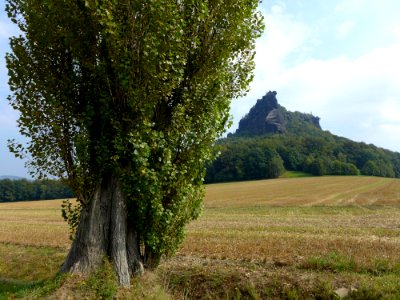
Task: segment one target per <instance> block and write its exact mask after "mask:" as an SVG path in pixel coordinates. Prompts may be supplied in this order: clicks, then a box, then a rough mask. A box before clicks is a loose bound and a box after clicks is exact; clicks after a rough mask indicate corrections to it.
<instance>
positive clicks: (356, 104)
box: [0, 0, 400, 177]
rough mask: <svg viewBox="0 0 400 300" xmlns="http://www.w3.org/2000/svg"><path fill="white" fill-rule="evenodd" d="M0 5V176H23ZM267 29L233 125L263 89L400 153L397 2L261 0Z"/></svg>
mask: <svg viewBox="0 0 400 300" xmlns="http://www.w3.org/2000/svg"><path fill="white" fill-rule="evenodd" d="M4 2H5V1H1V4H0V175H15V176H22V177H29V175H28V172H27V170H26V169H25V168H24V162H23V161H21V160H19V159H17V158H14V156H13V155H12V154H11V153H9V152H8V148H7V139H13V138H15V139H17V140H21V137H20V135H19V133H18V128H17V125H16V119H17V118H18V113H17V112H15V111H13V110H12V109H11V108H10V106H9V105H8V102H7V100H6V98H7V95H8V94H9V90H8V86H7V70H6V67H5V59H4V55H5V53H6V52H7V51H9V48H8V38H9V36H11V35H15V34H17V31H16V28H15V27H14V26H13V25H12V24H11V23H10V21H8V19H7V15H6V13H5V12H4ZM260 10H261V12H262V13H263V15H264V17H265V24H266V29H265V33H264V34H263V36H262V37H261V38H260V39H259V40H258V41H257V46H256V50H257V54H256V58H255V60H256V69H255V71H254V72H255V78H254V80H253V82H252V83H251V86H250V91H249V93H248V94H247V96H246V97H244V98H241V99H237V100H234V101H233V102H232V105H231V114H232V116H233V125H232V127H231V128H230V129H229V130H228V131H229V132H234V131H235V130H236V129H237V126H238V123H239V121H240V119H241V118H242V117H243V116H244V115H245V114H246V113H247V112H248V111H249V110H250V108H251V107H252V106H253V105H254V104H255V103H256V101H257V99H260V98H261V97H262V96H263V95H265V94H266V93H267V92H268V91H270V90H271V91H276V92H277V93H278V94H277V99H278V102H279V103H280V104H281V105H282V106H284V107H286V109H288V110H290V111H296V110H297V111H300V112H305V113H312V114H314V115H316V116H319V117H320V118H321V120H320V124H321V126H322V128H323V129H324V130H328V131H330V132H332V133H333V134H336V135H339V136H343V137H347V138H350V139H352V140H354V141H358V142H366V143H372V144H375V145H377V146H379V147H383V148H386V149H390V150H393V151H398V152H400V57H399V56H400V18H399V13H400V1H398V0H380V1H376V0H326V1H321V0H264V1H263V2H262V4H261V5H260Z"/></svg>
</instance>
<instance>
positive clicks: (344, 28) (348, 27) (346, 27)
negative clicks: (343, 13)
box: [336, 21, 355, 39]
mask: <svg viewBox="0 0 400 300" xmlns="http://www.w3.org/2000/svg"><path fill="white" fill-rule="evenodd" d="M354 25H355V22H354V21H345V22H343V23H341V24H339V26H338V27H337V28H336V36H337V37H338V38H340V39H344V38H346V37H348V36H349V34H350V32H351V31H352V30H353V28H354Z"/></svg>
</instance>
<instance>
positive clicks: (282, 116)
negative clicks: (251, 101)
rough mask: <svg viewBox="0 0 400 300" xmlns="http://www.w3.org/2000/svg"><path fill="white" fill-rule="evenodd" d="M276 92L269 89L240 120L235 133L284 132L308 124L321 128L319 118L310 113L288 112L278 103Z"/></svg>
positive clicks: (264, 133)
mask: <svg viewBox="0 0 400 300" xmlns="http://www.w3.org/2000/svg"><path fill="white" fill-rule="evenodd" d="M276 95H277V92H275V91H273V92H271V91H269V92H268V93H267V94H266V95H265V96H264V97H262V98H261V99H259V100H257V103H256V104H255V105H254V106H253V107H252V108H251V109H250V111H249V113H248V114H247V115H246V116H245V117H244V118H243V119H241V120H240V122H239V128H238V129H237V130H236V133H235V134H237V135H242V136H243V135H248V136H254V135H266V134H274V133H284V132H286V131H287V130H288V128H289V129H291V128H293V127H294V126H295V127H298V126H302V125H304V126H309V125H312V127H316V128H318V129H321V126H320V125H319V118H318V117H315V116H313V115H311V114H304V113H299V112H295V113H292V112H289V111H287V110H286V109H285V108H284V107H282V106H280V105H279V104H278V100H277V99H276Z"/></svg>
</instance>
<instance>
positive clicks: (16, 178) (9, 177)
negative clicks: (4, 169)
mask: <svg viewBox="0 0 400 300" xmlns="http://www.w3.org/2000/svg"><path fill="white" fill-rule="evenodd" d="M3 179H10V180H20V179H24V178H23V177H19V176H13V175H0V180H3Z"/></svg>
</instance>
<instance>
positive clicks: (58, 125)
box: [6, 0, 263, 286]
mask: <svg viewBox="0 0 400 300" xmlns="http://www.w3.org/2000/svg"><path fill="white" fill-rule="evenodd" d="M257 5H258V0H246V1H240V0H228V1H227V0H209V1H189V0H149V1H138V0H136V1H135V0H129V1H128V0H111V1H98V0H75V1H58V0H46V1H36V0H7V5H6V10H7V12H8V15H9V17H10V18H11V20H12V21H13V22H15V23H16V24H17V25H18V26H19V28H20V30H21V31H22V34H21V35H20V36H18V37H13V38H11V40H10V45H11V50H12V52H11V53H9V54H7V57H6V61H7V67H8V69H9V76H10V79H9V84H10V89H11V92H12V94H11V96H10V97H9V101H10V103H11V105H12V106H13V108H15V109H17V110H19V111H20V113H21V114H20V118H19V120H18V124H19V128H20V132H21V134H22V135H24V136H26V137H27V138H28V139H29V142H28V144H27V145H26V146H23V145H21V144H18V143H17V142H15V141H14V142H11V143H10V149H11V150H12V151H13V152H14V153H15V154H16V155H19V156H25V157H30V158H31V159H30V160H29V162H28V166H29V167H30V170H31V172H32V174H33V175H35V176H36V177H39V178H41V177H47V176H55V177H60V178H62V179H64V180H65V181H66V182H67V183H68V185H69V186H70V187H71V188H72V190H73V191H74V194H75V195H76V196H77V198H78V201H79V203H80V206H79V208H78V209H79V212H80V217H79V222H78V227H77V228H76V235H75V239H74V241H73V244H72V246H71V249H70V251H69V254H68V256H67V258H66V261H65V262H64V265H63V267H62V271H64V272H67V271H70V272H72V273H81V274H88V273H89V272H90V271H92V270H94V269H96V268H98V267H99V265H100V264H101V263H102V262H103V259H104V257H107V258H108V259H110V260H111V262H112V263H113V266H114V268H115V271H116V273H117V275H118V279H119V282H120V284H121V285H125V286H128V285H129V283H130V275H134V274H137V273H141V272H142V271H143V267H144V268H153V267H155V266H157V264H158V262H159V260H160V257H161V256H162V255H170V254H172V253H173V252H174V251H175V250H176V248H177V247H178V245H179V243H180V242H181V241H182V238H183V228H184V225H185V224H186V223H187V222H189V221H190V220H192V219H195V218H196V217H197V216H198V215H199V213H200V210H201V199H202V195H203V190H202V181H203V177H204V164H205V162H207V161H208V160H210V159H211V158H212V152H211V146H212V144H213V143H214V141H215V139H216V138H217V137H218V136H219V135H221V133H222V132H223V131H224V128H225V127H226V125H227V124H228V123H229V103H230V100H231V99H232V98H237V97H240V96H242V95H243V94H244V93H245V92H246V89H247V88H248V84H249V82H250V81H251V79H252V70H253V68H254V53H255V39H256V38H257V37H258V36H260V34H261V32H262V30H263V22H262V16H261V14H260V13H259V12H257Z"/></svg>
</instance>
